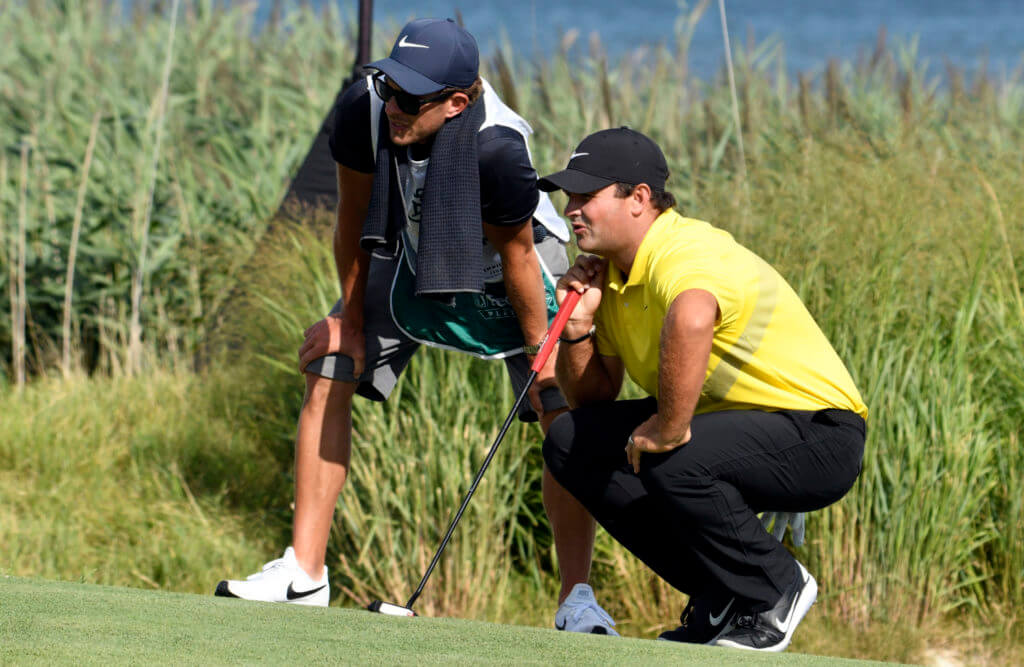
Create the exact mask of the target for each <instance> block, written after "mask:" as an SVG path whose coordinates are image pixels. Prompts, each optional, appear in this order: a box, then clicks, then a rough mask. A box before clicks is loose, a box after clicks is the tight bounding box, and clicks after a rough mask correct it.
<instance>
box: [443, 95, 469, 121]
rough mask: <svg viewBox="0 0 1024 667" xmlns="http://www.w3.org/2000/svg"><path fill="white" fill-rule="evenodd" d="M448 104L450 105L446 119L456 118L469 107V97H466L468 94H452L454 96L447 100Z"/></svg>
mask: <svg viewBox="0 0 1024 667" xmlns="http://www.w3.org/2000/svg"><path fill="white" fill-rule="evenodd" d="M446 103H447V104H448V110H447V111H446V112H445V118H454V117H455V116H458V115H459V114H460V113H462V112H463V111H465V110H466V107H468V106H469V95H466V93H452V96H451V97H449V98H448V99H447V101H446Z"/></svg>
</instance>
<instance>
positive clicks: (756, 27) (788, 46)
mask: <svg viewBox="0 0 1024 667" xmlns="http://www.w3.org/2000/svg"><path fill="white" fill-rule="evenodd" d="M325 2H337V3H338V4H339V6H340V7H341V9H342V12H343V16H347V17H351V18H353V19H354V17H355V15H356V7H357V6H358V2H357V0H313V3H312V4H313V5H314V6H321V5H323V4H325ZM272 4H273V3H272V2H271V1H269V0H260V3H259V10H258V11H259V16H260V17H263V18H265V17H266V16H269V12H270V7H271V6H272ZM696 4H697V3H696V2H695V1H691V2H689V3H687V2H680V1H679V0H634V1H632V2H629V1H623V0H461V1H458V2H453V0H415V1H412V2H410V1H409V0H404V1H403V0H375V2H374V20H375V22H376V23H377V24H378V25H383V26H388V25H391V26H393V27H394V29H395V30H396V31H397V29H398V28H400V27H401V25H402V24H403V23H405V21H406V20H408V19H409V18H413V17H420V16H440V17H448V16H451V17H454V16H455V13H456V10H458V11H459V12H461V14H462V17H463V20H464V22H465V25H466V27H467V28H468V29H469V30H470V32H472V33H473V34H474V36H476V38H477V40H478V42H479V43H480V47H481V50H482V52H483V53H485V54H486V53H490V52H492V51H493V48H494V47H495V46H496V45H497V44H499V43H501V42H503V41H507V42H508V43H509V44H511V45H512V46H513V47H514V48H515V50H516V52H517V53H519V54H520V55H524V56H533V55H541V56H543V55H544V54H545V53H551V52H552V51H553V50H555V49H557V48H559V43H560V41H561V39H562V36H563V35H564V34H565V33H566V31H569V30H576V31H578V32H579V36H580V39H578V40H577V46H576V48H577V49H579V50H580V51H581V53H587V52H588V48H589V46H588V44H589V40H590V35H591V33H595V32H596V33H597V34H598V35H599V36H600V39H601V42H602V44H603V46H604V48H605V49H606V50H607V52H608V53H609V55H610V56H611V58H612V59H613V60H615V59H618V58H620V57H622V56H624V55H628V54H631V53H634V52H636V51H637V50H638V49H640V50H642V49H644V47H647V48H650V47H651V46H653V45H657V44H665V45H667V46H669V47H674V45H675V24H676V21H677V19H678V18H679V17H680V16H682V15H683V14H684V12H685V8H686V7H687V6H688V7H690V8H692V7H693V6H695V5H696ZM725 5H726V12H727V17H728V21H729V35H730V40H731V41H732V46H733V49H734V52H735V50H738V49H740V48H742V47H743V46H744V45H745V44H748V43H750V41H751V38H752V40H753V42H754V43H757V44H762V43H764V42H766V41H768V40H769V39H770V40H774V41H778V42H781V44H782V45H783V48H784V54H785V62H786V67H787V69H788V70H789V71H791V72H808V73H815V72H820V71H821V70H823V69H824V67H825V65H826V64H827V62H828V59H829V58H839V59H840V60H851V59H855V58H857V57H858V56H859V55H861V54H867V55H868V56H870V54H871V52H872V51H873V50H874V48H875V43H876V41H877V37H878V31H879V28H880V27H881V26H885V28H886V32H887V35H888V38H887V41H888V44H889V46H890V47H896V46H897V45H898V44H901V43H902V44H910V43H911V41H912V40H914V39H916V40H917V56H918V58H919V63H921V62H927V63H928V65H929V72H930V73H934V74H936V75H939V74H942V73H944V71H945V67H946V62H947V61H948V62H949V63H950V64H952V65H954V66H956V67H959V68H961V69H963V70H965V71H967V72H973V71H976V70H977V69H978V68H979V66H981V65H983V64H984V65H986V66H987V68H988V71H989V72H990V74H992V75H993V76H996V77H1001V76H1003V75H1005V76H1010V75H1011V74H1012V73H1013V72H1014V70H1016V69H1020V68H1021V67H1022V63H1024V0H726V2H725ZM384 46H385V45H382V44H375V45H374V52H375V53H376V52H377V51H379V50H380V49H381V48H383V47H384ZM723 54H724V51H723V45H722V31H721V22H720V17H719V11H718V2H717V0H713V1H712V2H711V4H710V5H709V7H708V11H707V12H706V13H705V14H704V16H703V18H702V19H701V21H700V23H699V24H698V26H697V30H696V33H695V35H694V38H693V42H692V46H691V48H690V67H691V70H692V71H694V72H695V73H697V74H698V76H702V77H705V78H706V77H709V76H711V75H712V74H714V73H715V72H716V71H717V70H718V69H719V67H720V66H721V65H722V62H723V58H724V55H723Z"/></svg>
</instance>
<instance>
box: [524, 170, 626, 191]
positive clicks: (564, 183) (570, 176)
mask: <svg viewBox="0 0 1024 667" xmlns="http://www.w3.org/2000/svg"><path fill="white" fill-rule="evenodd" d="M612 183H615V181H614V180H612V179H610V178H602V177H600V176H591V175H590V174H585V173H583V172H582V171H577V170H575V169H563V170H562V171H559V172H556V173H554V174H551V175H550V176H545V177H544V178H542V179H540V180H538V181H537V187H538V188H540V189H541V190H543V191H544V192H554V191H555V190H565V191H566V192H575V193H582V192H593V191H595V190H600V189H601V188H604V187H607V186H609V185H611V184H612Z"/></svg>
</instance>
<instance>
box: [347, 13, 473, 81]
mask: <svg viewBox="0 0 1024 667" xmlns="http://www.w3.org/2000/svg"><path fill="white" fill-rule="evenodd" d="M367 67H371V68H373V69H377V70H380V71H381V72H384V74H386V75H387V76H388V78H389V79H391V80H392V81H394V82H395V83H396V84H397V85H398V87H399V88H401V89H402V90H404V91H405V92H407V93H410V94H412V95H428V94H430V93H436V92H437V91H439V90H443V89H445V88H469V87H470V86H472V85H473V82H475V81H476V78H477V75H478V73H479V70H480V52H479V51H478V50H477V47H476V40H475V39H473V35H470V34H469V32H467V31H466V29H465V28H462V27H460V26H459V24H458V23H456V22H455V21H453V20H451V19H416V20H414V21H409V22H408V23H406V24H405V27H404V28H402V32H401V33H399V35H398V39H397V40H395V45H394V47H392V49H391V56H390V57H388V58H383V59H381V60H376V61H374V62H372V63H370V64H369V65H367Z"/></svg>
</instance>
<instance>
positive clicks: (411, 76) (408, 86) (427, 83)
mask: <svg viewBox="0 0 1024 667" xmlns="http://www.w3.org/2000/svg"><path fill="white" fill-rule="evenodd" d="M367 67H370V68H372V69H376V70H380V71H381V72H384V74H386V75H387V77H388V78H389V79H391V80H392V81H394V82H395V83H396V84H397V85H398V87H399V88H401V89H402V90H404V91H405V92H407V93H409V94H410V95H428V94H430V93H436V92H437V91H439V90H443V89H444V84H440V83H437V82H436V81H432V80H430V79H428V78H427V77H425V76H423V75H422V74H420V73H419V72H417V71H416V70H414V69H411V68H409V67H408V66H406V65H403V64H402V63H400V62H398V61H397V60H392V59H391V58H382V59H380V60H375V61H373V62H372V63H370V64H369V65H367Z"/></svg>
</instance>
